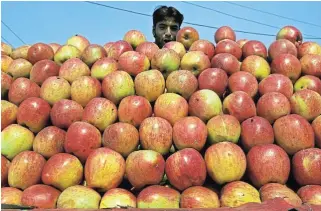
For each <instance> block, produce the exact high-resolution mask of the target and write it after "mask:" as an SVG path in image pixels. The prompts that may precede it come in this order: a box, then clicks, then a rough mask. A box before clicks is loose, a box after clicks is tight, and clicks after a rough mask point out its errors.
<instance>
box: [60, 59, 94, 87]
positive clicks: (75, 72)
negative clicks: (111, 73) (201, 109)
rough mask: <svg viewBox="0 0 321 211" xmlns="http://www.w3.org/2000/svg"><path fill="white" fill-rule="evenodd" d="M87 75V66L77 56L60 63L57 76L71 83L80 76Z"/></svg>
mask: <svg viewBox="0 0 321 211" xmlns="http://www.w3.org/2000/svg"><path fill="white" fill-rule="evenodd" d="M89 75H90V69H89V67H88V66H87V65H86V64H85V63H84V62H83V61H81V60H80V59H78V58H72V59H68V60H67V61H65V62H64V63H63V64H62V65H61V67H60V70H59V77H62V78H64V79H66V80H67V81H68V82H69V83H72V82H73V81H75V80H76V79H77V78H79V77H81V76H89Z"/></svg>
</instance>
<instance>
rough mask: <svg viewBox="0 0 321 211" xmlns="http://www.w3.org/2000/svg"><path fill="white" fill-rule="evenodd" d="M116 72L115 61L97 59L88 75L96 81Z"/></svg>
mask: <svg viewBox="0 0 321 211" xmlns="http://www.w3.org/2000/svg"><path fill="white" fill-rule="evenodd" d="M116 70H118V63H117V61H116V60H115V59H112V58H108V57H104V58H101V59H98V60H97V61H96V62H95V63H94V64H93V66H92V67H91V71H90V75H91V77H93V78H97V79H98V80H103V79H104V78H105V76H106V75H108V74H109V73H111V72H114V71H116Z"/></svg>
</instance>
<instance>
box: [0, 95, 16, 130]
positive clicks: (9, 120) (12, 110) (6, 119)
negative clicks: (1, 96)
mask: <svg viewBox="0 0 321 211" xmlns="http://www.w3.org/2000/svg"><path fill="white" fill-rule="evenodd" d="M17 113H18V106H16V105H15V104H13V103H10V102H8V101H6V100H1V131H2V130H3V129H4V128H6V127H7V126H9V125H11V124H13V123H15V122H16V120H17Z"/></svg>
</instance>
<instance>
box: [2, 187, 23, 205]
mask: <svg viewBox="0 0 321 211" xmlns="http://www.w3.org/2000/svg"><path fill="white" fill-rule="evenodd" d="M21 196H22V191H21V190H19V189H18V188H12V187H6V188H1V204H12V205H18V206H21V205H22V204H21Z"/></svg>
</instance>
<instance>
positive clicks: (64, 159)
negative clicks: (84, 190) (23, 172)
mask: <svg viewBox="0 0 321 211" xmlns="http://www.w3.org/2000/svg"><path fill="white" fill-rule="evenodd" d="M82 178H83V166H82V165H81V163H80V161H79V160H78V158H77V157H75V156H73V155H71V154H67V153H58V154H55V155H53V156H52V157H50V158H49V159H48V161H47V163H46V164H45V166H44V167H43V170H42V175H41V180H42V182H43V183H44V184H45V185H51V186H53V187H55V188H58V189H59V190H61V191H63V190H65V189H66V188H68V187H71V186H74V185H77V184H80V182H81V181H82Z"/></svg>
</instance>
